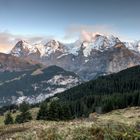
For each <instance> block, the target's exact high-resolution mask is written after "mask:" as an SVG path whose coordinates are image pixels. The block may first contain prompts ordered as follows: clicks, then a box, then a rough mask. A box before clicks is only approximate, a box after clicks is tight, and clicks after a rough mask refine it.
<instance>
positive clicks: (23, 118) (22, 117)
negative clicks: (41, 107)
mask: <svg viewBox="0 0 140 140" xmlns="http://www.w3.org/2000/svg"><path fill="white" fill-rule="evenodd" d="M20 111H21V114H19V115H17V116H16V119H15V122H16V123H25V122H29V121H30V120H32V116H31V113H30V112H29V104H27V103H25V102H23V103H22V104H21V105H20Z"/></svg>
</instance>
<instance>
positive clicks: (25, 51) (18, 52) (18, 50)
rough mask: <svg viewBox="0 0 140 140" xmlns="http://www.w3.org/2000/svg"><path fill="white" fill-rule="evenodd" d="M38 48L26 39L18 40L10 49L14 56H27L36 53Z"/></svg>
mask: <svg viewBox="0 0 140 140" xmlns="http://www.w3.org/2000/svg"><path fill="white" fill-rule="evenodd" d="M37 51H38V49H37V48H36V47H35V46H33V45H31V44H30V43H28V42H27V41H24V40H20V41H19V42H18V43H17V44H16V45H15V47H14V48H13V49H12V50H11V54H12V55H14V56H28V55H29V54H33V53H36V52H37Z"/></svg>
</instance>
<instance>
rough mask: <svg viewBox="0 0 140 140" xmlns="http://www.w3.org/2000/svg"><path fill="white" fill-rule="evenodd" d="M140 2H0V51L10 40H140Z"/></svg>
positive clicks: (100, 0) (102, 0)
mask: <svg viewBox="0 0 140 140" xmlns="http://www.w3.org/2000/svg"><path fill="white" fill-rule="evenodd" d="M139 7H140V0H0V51H1V50H2V51H3V50H4V51H5V50H7V48H9V47H8V46H9V43H10V45H13V44H12V43H11V42H12V41H13V40H18V39H20V38H25V39H27V38H30V40H34V39H35V38H37V39H38V40H39V39H41V38H43V39H44V38H56V39H59V40H62V41H65V42H70V41H73V40H75V39H77V38H78V37H79V34H81V32H83V31H84V32H99V33H111V34H114V35H117V36H119V37H121V38H122V39H123V40H138V39H140V27H139V26H140V11H139Z"/></svg>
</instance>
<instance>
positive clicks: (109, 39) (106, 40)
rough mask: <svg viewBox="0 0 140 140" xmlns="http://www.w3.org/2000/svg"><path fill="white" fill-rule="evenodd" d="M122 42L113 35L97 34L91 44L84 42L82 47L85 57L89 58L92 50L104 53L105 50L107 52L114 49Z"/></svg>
mask: <svg viewBox="0 0 140 140" xmlns="http://www.w3.org/2000/svg"><path fill="white" fill-rule="evenodd" d="M119 42H120V40H119V39H118V38H116V37H114V36H113V35H108V36H104V35H100V34H96V35H95V36H94V37H93V38H92V40H91V41H90V42H87V41H84V42H83V44H82V47H83V48H84V50H83V54H84V56H85V57H88V56H89V55H90V53H91V51H92V50H98V51H101V52H103V51H104V50H107V49H108V48H111V47H113V46H114V45H116V44H117V43H119Z"/></svg>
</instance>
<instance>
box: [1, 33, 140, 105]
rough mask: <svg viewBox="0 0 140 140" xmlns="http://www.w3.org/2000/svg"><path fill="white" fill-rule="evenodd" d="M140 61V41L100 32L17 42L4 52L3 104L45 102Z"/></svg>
mask: <svg viewBox="0 0 140 140" xmlns="http://www.w3.org/2000/svg"><path fill="white" fill-rule="evenodd" d="M139 64H140V42H139V41H134V42H122V41H121V40H120V39H119V38H118V37H115V36H113V35H101V34H96V35H95V36H93V37H92V39H91V40H90V41H85V40H77V41H75V42H74V43H70V44H65V43H61V42H59V41H56V40H50V41H48V42H46V43H38V44H36V43H30V42H27V41H24V40H21V41H19V42H17V44H16V45H15V46H14V47H13V48H12V50H11V51H10V53H9V54H3V53H1V54H0V105H1V106H3V105H7V104H19V103H21V102H23V101H27V102H29V103H31V104H34V103H38V102H41V101H43V100H45V99H46V98H48V97H50V96H53V95H55V94H57V93H60V92H63V91H65V90H66V89H70V88H71V87H74V86H76V85H79V84H81V83H83V82H85V81H89V80H92V79H96V78H97V77H99V76H101V75H109V74H112V73H117V72H119V71H121V70H124V69H127V68H129V67H133V66H136V65H139Z"/></svg>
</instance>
